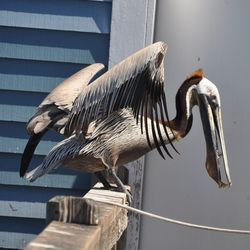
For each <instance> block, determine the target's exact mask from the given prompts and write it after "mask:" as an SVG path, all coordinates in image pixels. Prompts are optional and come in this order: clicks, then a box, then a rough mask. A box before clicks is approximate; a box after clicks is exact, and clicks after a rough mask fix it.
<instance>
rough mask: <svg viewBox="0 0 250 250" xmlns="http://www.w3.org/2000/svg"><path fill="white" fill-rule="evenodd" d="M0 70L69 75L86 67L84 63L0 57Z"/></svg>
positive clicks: (17, 72)
mask: <svg viewBox="0 0 250 250" xmlns="http://www.w3.org/2000/svg"><path fill="white" fill-rule="evenodd" d="M0 65H1V68H0V72H1V73H3V74H14V75H15V74H17V75H27V76H44V77H47V76H48V77H63V78H66V77H69V76H70V75H72V74H74V73H76V72H77V71H78V70H80V69H82V68H84V67H86V66H87V65H85V64H72V63H65V62H64V63H57V62H48V61H32V60H20V59H15V58H1V57H0Z"/></svg>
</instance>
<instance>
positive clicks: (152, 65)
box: [65, 42, 175, 155]
mask: <svg viewBox="0 0 250 250" xmlns="http://www.w3.org/2000/svg"><path fill="white" fill-rule="evenodd" d="M166 50H167V45H166V44H165V43H163V42H157V43H154V44H152V45H150V46H148V47H146V48H144V49H142V50H140V51H138V52H136V53H135V54H133V55H131V56H130V57H128V58H127V59H125V60H123V61H122V62H120V63H119V64H117V65H115V66H114V67H113V68H112V69H110V70H109V71H107V72H106V73H104V74H103V75H102V76H100V77H99V78H97V79H96V80H95V81H94V82H92V83H91V84H90V85H88V86H87V87H86V88H85V89H84V90H83V92H82V93H81V94H80V95H79V96H78V98H77V99H76V101H75V103H74V105H73V109H72V112H71V114H70V117H69V121H68V123H67V125H66V128H65V129H66V133H68V134H73V133H76V134H77V135H79V134H80V133H81V132H82V133H83V134H85V133H86V131H87V127H88V125H89V124H90V123H91V122H92V121H93V120H96V119H99V118H104V117H107V116H108V115H110V114H111V113H112V112H114V111H118V110H119V109H122V108H132V110H133V114H134V116H135V118H136V120H137V122H138V119H139V117H140V116H141V117H142V116H144V119H143V118H141V122H142V123H143V124H142V125H141V126H142V127H143V126H144V127H145V130H146V134H147V139H148V144H149V146H151V143H150V139H149V127H148V122H147V118H150V119H151V120H152V122H153V123H152V124H153V126H151V129H152V135H153V140H154V142H155V145H156V147H157V149H158V151H159V153H160V154H161V155H163V154H162V153H161V151H160V146H162V145H163V144H164V141H163V139H162V135H161V131H160V130H159V122H160V121H159V120H158V112H157V111H155V112H154V111H153V109H158V108H160V113H161V117H163V112H164V114H165V116H166V118H167V120H168V114H167V106H166V98H165V94H164V70H163V69H164V66H163V59H164V56H165V54H166ZM154 114H155V115H154ZM154 123H156V125H154ZM155 126H156V127H155ZM142 132H143V131H142ZM165 133H166V134H167V136H168V139H169V142H170V144H171V145H172V147H173V148H174V146H173V144H172V143H171V140H170V137H169V135H168V133H167V130H165ZM164 149H165V151H166V147H165V145H164ZM174 149H175V148H174ZM167 153H168V154H169V152H168V151H167ZM169 155H170V154H169Z"/></svg>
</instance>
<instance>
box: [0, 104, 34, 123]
mask: <svg viewBox="0 0 250 250" xmlns="http://www.w3.org/2000/svg"><path fill="white" fill-rule="evenodd" d="M35 109H36V107H33V106H19V105H6V104H0V120H1V121H10V122H25V123H26V122H27V121H28V120H29V119H30V117H31V116H32V115H33V113H34V112H35Z"/></svg>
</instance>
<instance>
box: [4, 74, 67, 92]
mask: <svg viewBox="0 0 250 250" xmlns="http://www.w3.org/2000/svg"><path fill="white" fill-rule="evenodd" d="M64 79H65V78H62V77H46V76H29V75H14V74H13V75H11V74H1V73H0V89H3V90H15V91H26V92H42V93H48V92H50V91H51V90H52V89H53V88H55V87H56V86H57V85H58V84H59V83H60V82H62V81H63V80H64Z"/></svg>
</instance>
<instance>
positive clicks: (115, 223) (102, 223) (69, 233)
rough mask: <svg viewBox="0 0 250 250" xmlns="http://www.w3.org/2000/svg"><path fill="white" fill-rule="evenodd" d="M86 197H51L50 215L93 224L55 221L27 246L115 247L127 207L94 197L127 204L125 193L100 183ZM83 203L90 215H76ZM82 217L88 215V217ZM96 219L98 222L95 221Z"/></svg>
mask: <svg viewBox="0 0 250 250" xmlns="http://www.w3.org/2000/svg"><path fill="white" fill-rule="evenodd" d="M84 198H85V199H86V200H85V201H84V200H79V198H74V197H70V198H69V197H57V198H54V199H52V200H51V201H50V202H51V204H48V210H47V214H48V219H49V220H52V219H58V220H62V221H72V219H73V220H74V222H75V223H83V222H87V224H92V225H91V226H87V225H83V224H73V223H63V222H60V221H52V222H51V223H50V224H49V225H48V226H47V227H46V228H45V230H44V231H43V232H42V233H41V234H40V235H39V236H38V237H37V238H36V239H35V240H34V241H32V242H31V243H29V245H28V246H27V247H26V250H32V249H46V248H55V249H65V250H66V249H68V250H70V249H82V250H83V249H86V250H87V249H88V250H92V249H98V250H108V249H112V247H113V246H114V245H115V244H116V242H117V241H118V239H119V238H120V237H121V235H122V233H123V231H124V230H125V229H126V227H127V223H128V221H127V211H126V210H125V209H121V208H118V207H115V206H112V205H107V204H105V203H99V202H94V201H93V199H95V200H96V199H97V200H100V201H112V202H117V203H120V204H124V202H125V201H126V195H125V194H124V193H119V192H115V191H107V190H103V189H100V184H97V185H96V186H95V187H94V188H93V189H91V190H90V191H89V192H88V193H87V194H86V195H85V196H84ZM83 206H84V207H85V208H87V211H86V210H85V211H82V213H87V214H88V218H87V217H85V215H86V214H85V215H83V216H75V215H76V214H78V215H79V213H80V212H81V209H83ZM97 207H98V209H97ZM57 209H58V211H57ZM88 209H89V210H88ZM91 209H92V210H91ZM75 212H76V213H75ZM92 213H95V215H93V214H92ZM89 215H91V216H89ZM53 216H54V218H53ZM83 218H85V219H86V218H87V221H86V220H85V219H84V220H83ZM93 218H94V221H93ZM97 222H98V225H96V226H95V225H93V224H96V223H97ZM63 236H64V237H63Z"/></svg>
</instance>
